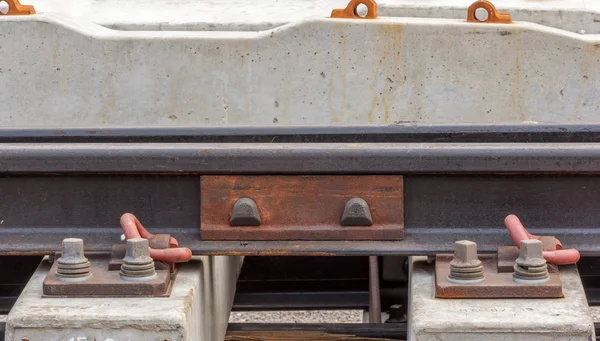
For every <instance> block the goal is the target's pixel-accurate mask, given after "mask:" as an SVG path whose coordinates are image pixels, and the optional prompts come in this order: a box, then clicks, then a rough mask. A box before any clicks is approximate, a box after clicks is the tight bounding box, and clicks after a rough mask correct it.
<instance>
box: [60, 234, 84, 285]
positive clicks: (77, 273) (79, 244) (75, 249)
mask: <svg viewBox="0 0 600 341" xmlns="http://www.w3.org/2000/svg"><path fill="white" fill-rule="evenodd" d="M56 262H57V267H56V278H57V279H58V280H61V281H66V282H80V281H86V280H88V279H90V278H91V276H92V274H91V271H90V269H91V264H90V262H89V261H88V259H87V258H85V255H84V253H83V239H79V238H66V239H64V240H63V242H62V255H61V257H60V258H59V259H58V260H57V261H56Z"/></svg>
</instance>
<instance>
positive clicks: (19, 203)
mask: <svg viewBox="0 0 600 341" xmlns="http://www.w3.org/2000/svg"><path fill="white" fill-rule="evenodd" d="M599 180H600V177H599V176H595V175H594V176H592V175H588V176H579V175H441V174H440V175H410V176H405V177H404V212H405V221H404V224H405V238H404V240H402V241H394V242H385V241H382V242H372V241H352V242H348V241H327V242H315V241H264V242H257V241H251V240H248V241H206V240H202V235H201V232H200V179H199V177H198V176H197V175H178V176H167V175H116V174H110V175H109V174H104V175H78V176H64V175H60V176H55V175H50V174H45V175H40V176H37V175H35V176H34V175H18V176H16V175H5V176H0V188H2V191H0V207H2V212H0V236H1V238H0V253H1V254H38V255H39V254H51V253H53V252H55V251H57V250H59V249H60V242H61V241H62V239H63V238H67V237H77V238H84V240H85V243H86V248H87V249H89V250H90V251H91V250H96V251H110V250H111V246H112V244H115V243H120V242H121V239H120V236H121V233H122V231H121V227H120V225H119V219H120V217H121V216H122V215H123V213H125V212H132V213H134V214H135V215H136V216H137V217H138V218H139V219H140V221H143V222H144V225H145V227H146V228H147V229H148V231H149V232H151V233H165V234H170V235H171V236H173V237H175V238H176V239H177V240H178V241H179V244H180V246H181V247H188V248H190V249H191V250H192V252H193V253H194V254H212V255H217V254H236V255H291V254H294V255H318V254H322V255H393V254H397V255H418V254H420V255H424V254H434V253H446V252H452V243H453V242H454V241H456V240H462V239H468V240H472V241H475V242H477V244H478V246H479V249H480V250H481V251H482V252H495V251H496V248H497V246H498V245H514V242H513V241H512V240H511V237H510V234H509V233H508V231H507V230H506V228H505V226H504V218H505V217H506V215H508V214H510V213H515V214H517V215H518V216H519V217H520V218H521V219H522V221H523V224H525V225H526V226H527V228H528V230H529V232H531V233H532V234H535V235H543V236H556V237H557V238H558V239H560V241H561V242H562V243H563V245H564V246H565V248H576V249H578V250H579V251H580V252H581V253H582V255H583V256H592V255H600V234H598V233H597V227H598V226H600V214H598V207H597V203H598V202H600V181H599ZM575 199H576V200H575Z"/></svg>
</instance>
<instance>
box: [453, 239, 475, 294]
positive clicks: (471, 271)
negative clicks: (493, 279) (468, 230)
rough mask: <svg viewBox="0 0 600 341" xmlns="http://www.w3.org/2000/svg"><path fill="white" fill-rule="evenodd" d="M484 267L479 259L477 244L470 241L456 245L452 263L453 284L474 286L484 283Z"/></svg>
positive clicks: (456, 243)
mask: <svg viewBox="0 0 600 341" xmlns="http://www.w3.org/2000/svg"><path fill="white" fill-rule="evenodd" d="M483 280H484V278H483V265H482V264H481V261H480V260H479V258H478V257H477V244H476V243H474V242H472V241H468V240H459V241H457V242H455V243H454V258H453V259H452V261H451V262H450V275H448V281H449V282H451V283H460V284H472V283H481V282H483Z"/></svg>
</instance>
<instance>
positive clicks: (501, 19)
mask: <svg viewBox="0 0 600 341" xmlns="http://www.w3.org/2000/svg"><path fill="white" fill-rule="evenodd" d="M480 8H483V9H484V10H486V11H487V12H488V17H487V19H486V20H479V19H477V17H475V11H476V10H478V9H480ZM467 22H484V23H496V24H510V23H512V19H511V17H510V14H509V13H502V12H498V10H497V9H496V7H495V6H494V4H492V3H491V2H489V1H488V0H478V1H475V2H474V3H473V4H472V5H471V6H469V9H468V11H467Z"/></svg>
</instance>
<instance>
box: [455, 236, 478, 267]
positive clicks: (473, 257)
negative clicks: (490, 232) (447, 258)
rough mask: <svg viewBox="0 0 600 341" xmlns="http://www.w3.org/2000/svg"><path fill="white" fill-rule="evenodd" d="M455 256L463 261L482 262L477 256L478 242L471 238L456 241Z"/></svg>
mask: <svg viewBox="0 0 600 341" xmlns="http://www.w3.org/2000/svg"><path fill="white" fill-rule="evenodd" d="M454 257H455V258H457V259H460V261H461V262H463V263H481V262H480V261H479V258H477V244H476V243H474V242H472V241H469V240H459V241H457V242H455V243H454Z"/></svg>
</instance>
